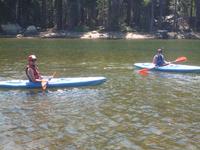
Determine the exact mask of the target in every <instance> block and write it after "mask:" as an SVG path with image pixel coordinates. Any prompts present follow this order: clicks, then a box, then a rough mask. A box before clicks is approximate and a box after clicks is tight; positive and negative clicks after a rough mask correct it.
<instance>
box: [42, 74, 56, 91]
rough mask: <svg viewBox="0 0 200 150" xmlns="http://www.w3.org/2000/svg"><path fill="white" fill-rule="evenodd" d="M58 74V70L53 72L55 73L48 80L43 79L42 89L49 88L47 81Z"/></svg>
mask: <svg viewBox="0 0 200 150" xmlns="http://www.w3.org/2000/svg"><path fill="white" fill-rule="evenodd" d="M55 75H56V72H54V73H53V75H52V76H51V77H50V78H49V79H48V80H42V82H41V85H42V90H46V88H47V83H48V82H49V81H50V80H51V79H52V78H54V76H55Z"/></svg>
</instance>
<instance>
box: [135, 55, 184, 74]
mask: <svg viewBox="0 0 200 150" xmlns="http://www.w3.org/2000/svg"><path fill="white" fill-rule="evenodd" d="M183 61H187V58H186V57H184V56H182V57H178V58H177V59H176V60H175V61H172V62H170V63H168V64H166V65H164V66H167V65H169V64H171V63H177V62H183ZM155 67H156V66H154V67H152V68H144V69H141V70H139V71H138V73H139V74H141V75H144V76H145V75H148V71H149V70H152V69H154V68H155ZM161 67H162V66H161Z"/></svg>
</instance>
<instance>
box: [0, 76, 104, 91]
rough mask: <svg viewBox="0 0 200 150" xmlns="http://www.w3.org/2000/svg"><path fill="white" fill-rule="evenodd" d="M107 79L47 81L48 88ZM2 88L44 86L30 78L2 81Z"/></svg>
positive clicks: (0, 83) (73, 85)
mask: <svg viewBox="0 0 200 150" xmlns="http://www.w3.org/2000/svg"><path fill="white" fill-rule="evenodd" d="M105 81H106V78H105V77H78V78H53V79H51V80H50V81H49V82H48V83H47V88H60V87H80V86H94V85H99V84H101V83H103V82H105ZM0 88H29V89H30V88H42V87H41V83H40V82H38V83H34V82H29V81H28V80H9V81H0Z"/></svg>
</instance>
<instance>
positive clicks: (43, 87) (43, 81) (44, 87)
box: [41, 80, 47, 90]
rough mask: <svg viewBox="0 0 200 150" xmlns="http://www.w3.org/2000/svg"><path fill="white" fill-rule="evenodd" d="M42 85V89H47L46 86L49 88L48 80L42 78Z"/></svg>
mask: <svg viewBox="0 0 200 150" xmlns="http://www.w3.org/2000/svg"><path fill="white" fill-rule="evenodd" d="M41 85H42V89H43V90H46V88H47V81H46V80H42V82H41Z"/></svg>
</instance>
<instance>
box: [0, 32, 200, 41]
mask: <svg viewBox="0 0 200 150" xmlns="http://www.w3.org/2000/svg"><path fill="white" fill-rule="evenodd" d="M0 38H18V39H23V38H66V39H67V38H68V39H127V40H131V39H200V33H194V32H192V33H174V32H167V33H165V34H164V35H162V33H159V32H157V33H153V34H149V33H140V32H126V33H124V32H98V31H90V32H71V31H58V32H49V31H46V32H39V33H38V34H34V35H23V34H17V35H6V34H1V35H0Z"/></svg>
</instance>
